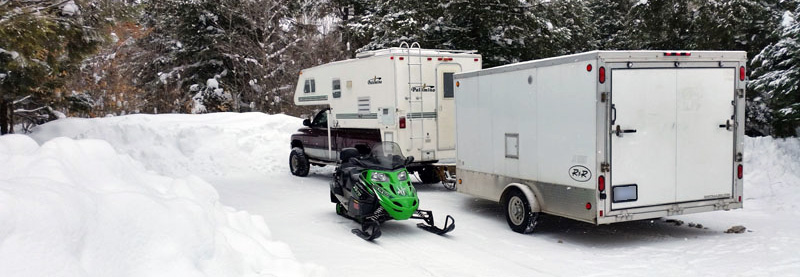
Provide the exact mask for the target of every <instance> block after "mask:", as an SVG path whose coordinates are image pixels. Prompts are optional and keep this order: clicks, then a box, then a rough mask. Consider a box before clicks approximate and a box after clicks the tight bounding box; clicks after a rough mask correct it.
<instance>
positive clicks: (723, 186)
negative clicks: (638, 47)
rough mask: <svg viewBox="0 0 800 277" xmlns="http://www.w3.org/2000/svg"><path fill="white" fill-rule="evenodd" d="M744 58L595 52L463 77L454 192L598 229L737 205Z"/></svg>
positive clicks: (516, 223)
mask: <svg viewBox="0 0 800 277" xmlns="http://www.w3.org/2000/svg"><path fill="white" fill-rule="evenodd" d="M745 63H746V53H745V52H741V51H735V52H732V51H693V52H669V51H668V52H664V51H594V52H588V53H582V54H575V55H569V56H562V57H555V58H549V59H543V60H534V61H529V62H523V63H518V64H513V65H508V66H502V67H496V68H491V69H486V70H480V71H473V72H466V73H460V74H456V75H455V81H456V96H457V97H456V114H457V120H456V134H457V147H456V149H458V153H457V171H456V172H457V176H458V179H459V184H458V191H460V192H463V193H467V194H471V195H474V196H477V197H480V198H485V199H489V200H493V201H498V202H500V203H501V204H503V205H505V210H506V214H507V221H508V223H509V225H510V226H511V227H512V229H514V230H515V231H517V232H523V233H524V232H531V231H532V230H533V226H535V221H536V217H537V216H538V214H539V213H547V214H552V215H557V216H562V217H567V218H571V219H575V220H580V221H585V222H589V223H594V224H607V223H614V222H623V221H631V220H638V219H647V218H657V217H662V216H670V215H680V214H689V213H698V212H706V211H714V210H729V209H736V208H741V207H742V151H743V137H744V107H745V102H744V101H745V98H744V93H745V82H744V80H745Z"/></svg>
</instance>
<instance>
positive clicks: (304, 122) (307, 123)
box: [303, 119, 311, 126]
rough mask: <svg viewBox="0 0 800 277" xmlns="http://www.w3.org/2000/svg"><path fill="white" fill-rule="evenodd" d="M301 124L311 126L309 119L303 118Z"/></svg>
mask: <svg viewBox="0 0 800 277" xmlns="http://www.w3.org/2000/svg"><path fill="white" fill-rule="evenodd" d="M303 126H311V120H310V119H304V120H303Z"/></svg>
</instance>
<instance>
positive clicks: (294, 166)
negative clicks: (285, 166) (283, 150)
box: [289, 147, 310, 177]
mask: <svg viewBox="0 0 800 277" xmlns="http://www.w3.org/2000/svg"><path fill="white" fill-rule="evenodd" d="M309 167H310V164H309V163H308V157H306V153H305V152H303V149H302V148H300V147H295V148H292V153H290V154H289V170H291V171H292V175H294V176H300V177H305V176H308V170H309Z"/></svg>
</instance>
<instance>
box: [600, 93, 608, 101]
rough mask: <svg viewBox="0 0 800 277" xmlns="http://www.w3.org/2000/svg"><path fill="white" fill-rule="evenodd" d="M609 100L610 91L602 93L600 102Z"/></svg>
mask: <svg viewBox="0 0 800 277" xmlns="http://www.w3.org/2000/svg"><path fill="white" fill-rule="evenodd" d="M606 100H608V92H603V93H600V102H603V103H605V102H606Z"/></svg>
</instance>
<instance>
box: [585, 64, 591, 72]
mask: <svg viewBox="0 0 800 277" xmlns="http://www.w3.org/2000/svg"><path fill="white" fill-rule="evenodd" d="M586 71H587V72H592V64H587V65H586Z"/></svg>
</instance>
